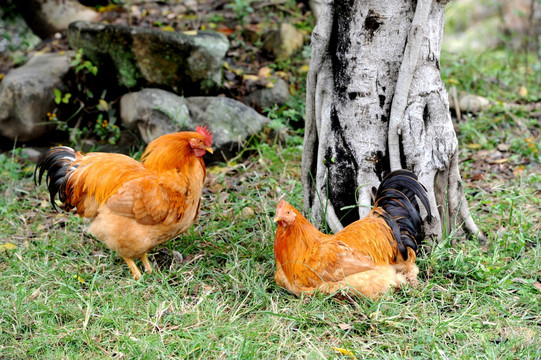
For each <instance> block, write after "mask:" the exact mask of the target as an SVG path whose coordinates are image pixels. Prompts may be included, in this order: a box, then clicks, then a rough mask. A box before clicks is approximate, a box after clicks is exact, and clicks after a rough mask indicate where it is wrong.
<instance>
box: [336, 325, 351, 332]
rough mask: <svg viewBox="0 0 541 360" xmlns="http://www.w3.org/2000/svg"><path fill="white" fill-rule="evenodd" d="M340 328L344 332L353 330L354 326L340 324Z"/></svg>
mask: <svg viewBox="0 0 541 360" xmlns="http://www.w3.org/2000/svg"><path fill="white" fill-rule="evenodd" d="M338 327H339V328H340V330H344V331H346V330H351V329H353V326H351V325H349V324H344V323H341V324H338Z"/></svg>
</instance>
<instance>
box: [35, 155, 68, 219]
mask: <svg viewBox="0 0 541 360" xmlns="http://www.w3.org/2000/svg"><path fill="white" fill-rule="evenodd" d="M74 161H75V151H74V150H73V149H72V148H70V147H67V146H57V147H55V148H52V149H49V150H47V151H46V152H44V153H43V154H41V156H40V157H39V159H38V163H37V165H36V169H35V170H34V183H36V184H41V179H42V178H43V175H44V173H45V172H47V176H46V178H45V183H46V184H47V188H48V189H49V194H50V199H51V204H52V205H53V208H54V209H55V210H58V208H57V207H56V203H55V198H56V195H57V194H58V195H59V196H58V197H59V199H60V201H61V202H65V196H63V193H62V192H60V193H59V191H60V190H62V189H61V188H64V186H65V181H66V176H67V175H68V172H69V170H70V168H72V166H73V162H74Z"/></svg>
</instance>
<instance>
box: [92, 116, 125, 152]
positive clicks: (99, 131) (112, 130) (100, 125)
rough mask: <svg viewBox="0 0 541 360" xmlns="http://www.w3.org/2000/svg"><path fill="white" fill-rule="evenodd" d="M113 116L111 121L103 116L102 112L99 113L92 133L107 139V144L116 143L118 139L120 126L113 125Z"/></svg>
mask: <svg viewBox="0 0 541 360" xmlns="http://www.w3.org/2000/svg"><path fill="white" fill-rule="evenodd" d="M115 120H116V119H115V118H114V117H113V118H112V119H111V121H108V120H107V119H104V118H103V114H99V115H98V118H97V119H96V124H95V125H94V133H95V134H96V135H98V137H99V138H100V139H101V140H104V141H105V140H107V142H108V143H109V144H112V145H114V144H116V143H117V141H118V140H119V139H120V128H119V127H118V126H117V125H115Z"/></svg>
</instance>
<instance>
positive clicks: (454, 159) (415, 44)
mask: <svg viewBox="0 0 541 360" xmlns="http://www.w3.org/2000/svg"><path fill="white" fill-rule="evenodd" d="M446 3H447V1H436V0H434V1H432V0H418V1H414V0H406V1H404V0H387V1H379V0H341V1H338V0H337V1H334V2H332V1H325V2H324V4H323V8H322V9H321V12H320V17H319V19H318V22H317V26H316V28H315V29H314V32H313V34H312V59H311V64H310V71H309V73H308V79H307V96H306V129H305V139H304V150H303V160H302V174H303V175H302V176H303V178H302V182H303V188H304V207H305V210H306V211H307V212H308V211H311V213H312V216H313V217H314V220H315V221H316V222H321V221H322V220H323V219H325V220H326V223H327V224H328V225H329V227H330V229H331V230H332V231H334V232H336V231H338V230H340V229H341V228H342V227H343V226H345V225H347V224H349V223H351V222H353V221H355V220H357V219H359V218H362V217H364V216H365V215H366V214H367V213H368V211H369V208H370V204H371V194H372V192H371V188H372V186H376V185H377V184H379V182H380V181H381V180H382V179H383V177H384V176H385V175H386V174H387V173H388V172H390V171H392V170H396V169H399V168H406V169H409V170H411V171H413V172H414V173H415V174H417V175H418V176H419V180H420V182H421V183H422V184H423V185H424V186H425V187H426V188H427V191H428V195H429V198H430V202H431V207H432V214H433V219H432V221H431V223H430V225H427V226H426V227H425V230H426V232H427V234H428V235H431V236H435V237H437V238H440V237H441V236H442V233H443V231H449V230H450V229H451V228H454V227H456V226H460V227H462V228H464V229H465V230H467V231H468V232H470V233H473V234H475V235H477V236H479V237H482V234H481V233H480V232H479V230H478V228H477V226H476V225H475V223H474V222H473V220H472V218H471V215H470V213H469V209H468V206H467V203H466V201H465V197H464V192H463V189H462V185H461V178H460V173H459V169H458V142H457V139H456V134H455V132H454V128H453V124H452V121H451V116H450V113H449V104H448V97H447V92H446V89H445V86H444V84H443V81H442V80H441V75H440V49H441V42H442V38H443V24H444V10H445V4H446ZM425 214H426V213H425ZM425 223H426V222H425ZM444 226H445V229H444Z"/></svg>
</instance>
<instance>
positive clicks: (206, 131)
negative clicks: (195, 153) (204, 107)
mask: <svg viewBox="0 0 541 360" xmlns="http://www.w3.org/2000/svg"><path fill="white" fill-rule="evenodd" d="M195 131H196V132H198V133H200V134H201V135H203V136H204V137H205V138H206V140H205V144H206V145H207V146H212V134H211V133H210V130H209V129H208V128H207V125H205V126H197V127H196V128H195Z"/></svg>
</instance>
